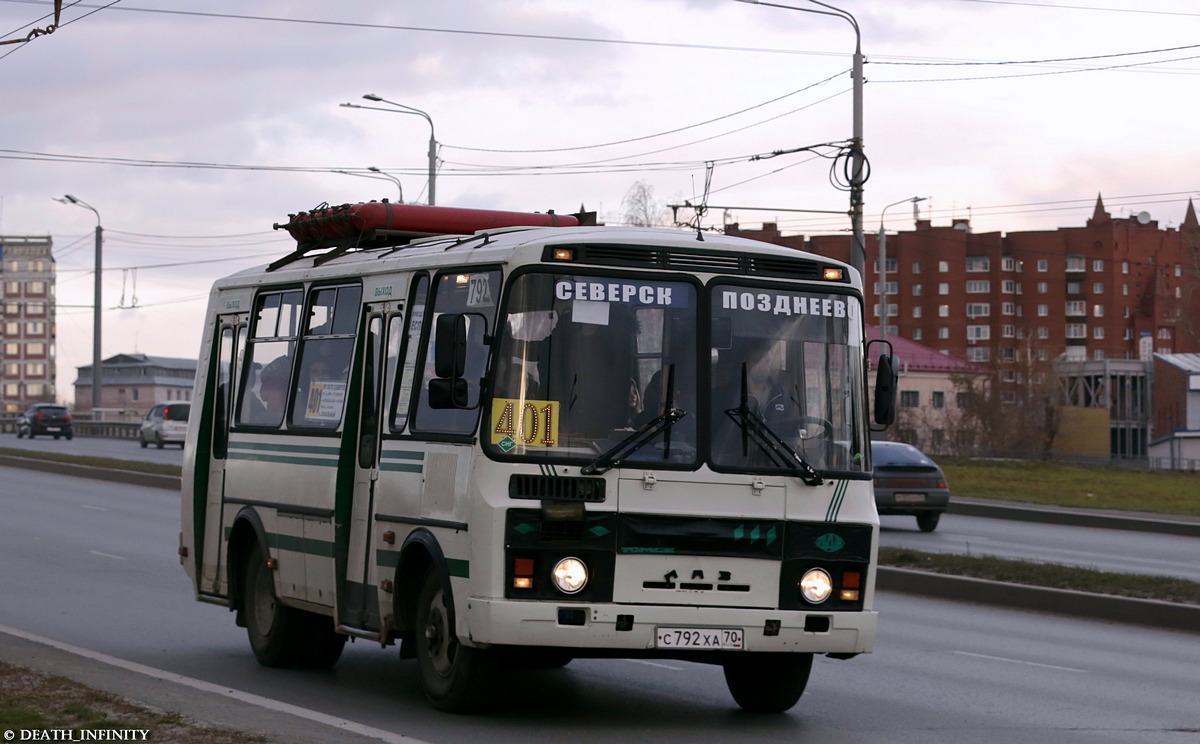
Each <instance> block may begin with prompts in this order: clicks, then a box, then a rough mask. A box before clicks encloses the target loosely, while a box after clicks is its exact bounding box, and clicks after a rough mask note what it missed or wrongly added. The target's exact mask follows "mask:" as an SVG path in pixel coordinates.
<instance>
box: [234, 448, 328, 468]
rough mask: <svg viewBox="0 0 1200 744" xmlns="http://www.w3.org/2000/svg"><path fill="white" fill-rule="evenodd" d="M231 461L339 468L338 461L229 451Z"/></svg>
mask: <svg viewBox="0 0 1200 744" xmlns="http://www.w3.org/2000/svg"><path fill="white" fill-rule="evenodd" d="M228 459H230V460H251V461H254V462H278V463H283V464H284V465H316V466H318V467H330V468H336V467H337V460H332V459H330V460H323V459H320V458H316V457H289V456H287V455H273V454H268V453H264V454H257V453H251V452H234V451H233V449H230V450H229V456H228Z"/></svg>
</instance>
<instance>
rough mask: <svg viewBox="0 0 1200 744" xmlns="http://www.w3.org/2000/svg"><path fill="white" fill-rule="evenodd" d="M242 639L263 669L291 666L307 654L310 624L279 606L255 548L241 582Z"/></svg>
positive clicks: (258, 549) (272, 582)
mask: <svg viewBox="0 0 1200 744" xmlns="http://www.w3.org/2000/svg"><path fill="white" fill-rule="evenodd" d="M242 592H243V593H242V607H243V608H244V615H245V618H246V635H247V636H249V638H250V648H251V650H253V651H254V658H256V659H258V663H259V664H262V665H263V666H265V667H275V668H278V667H290V666H295V665H296V664H297V663H298V662H299V661H300V659H301V657H302V656H303V654H304V653H305V651H306V650H307V649H306V648H305V643H304V641H305V640H306V638H307V636H308V633H307V631H308V630H309V628H310V627H311V623H310V622H307V619H306V618H305V614H306V613H303V612H301V611H300V610H297V609H295V608H293V607H288V606H287V605H284V604H282V603H280V601H279V599H278V598H277V597H276V596H275V578H274V576H273V574H272V570H271V569H270V568H269V567H268V566H267V561H266V557H265V556H264V555H263V552H262V548H261V547H259V546H258V545H257V544H256V545H255V546H254V548H253V549H252V550H251V551H250V556H249V558H247V560H246V572H245V579H244V580H243V581H242Z"/></svg>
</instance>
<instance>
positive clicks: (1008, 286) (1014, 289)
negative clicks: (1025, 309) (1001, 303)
mask: <svg viewBox="0 0 1200 744" xmlns="http://www.w3.org/2000/svg"><path fill="white" fill-rule="evenodd" d="M1000 291H1001V292H1003V293H1004V294H1020V293H1021V290H1020V287H1019V285H1018V284H1017V282H1016V281H1014V280H1012V279H1005V280H1004V281H1002V282H1000Z"/></svg>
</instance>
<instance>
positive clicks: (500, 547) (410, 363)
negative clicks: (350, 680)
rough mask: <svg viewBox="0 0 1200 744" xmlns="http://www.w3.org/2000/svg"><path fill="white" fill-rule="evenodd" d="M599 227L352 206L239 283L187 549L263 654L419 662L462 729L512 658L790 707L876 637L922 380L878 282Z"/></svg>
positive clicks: (211, 337) (744, 248)
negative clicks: (886, 555)
mask: <svg viewBox="0 0 1200 744" xmlns="http://www.w3.org/2000/svg"><path fill="white" fill-rule="evenodd" d="M586 222H587V220H586V219H581V218H580V217H575V216H566V215H556V214H554V213H553V212H550V213H545V214H542V213H528V214H525V213H513V212H493V211H484V210H467V209H452V208H442V207H426V206H420V205H404V204H393V203H389V202H387V201H383V202H369V203H362V204H354V205H343V206H340V207H328V206H322V207H320V208H317V209H314V210H311V211H306V212H301V213H298V214H295V215H290V218H289V220H288V222H287V223H286V224H283V225H278V224H277V225H276V226H275V227H276V228H277V229H286V230H287V231H288V232H289V233H290V234H291V236H292V237H294V238H295V239H296V241H297V244H296V248H295V250H294V251H292V252H291V253H289V254H287V255H284V256H282V257H280V258H279V259H278V260H276V261H274V262H272V263H270V264H269V265H266V266H263V267H260V268H256V269H251V270H247V271H242V272H239V273H237V274H234V275H232V276H229V277H227V278H224V279H221V280H219V281H217V282H216V284H215V285H214V287H213V289H212V292H211V298H210V301H209V305H208V311H207V315H206V318H205V327H204V333H203V341H202V347H201V351H200V363H199V367H198V375H197V380H196V387H195V392H194V397H193V404H192V425H191V427H190V428H189V429H188V434H187V441H186V444H185V451H184V466H183V488H182V531H181V535H180V549H179V553H180V556H181V560H182V562H183V564H184V566H185V568H186V571H187V574H188V576H189V577H190V579H191V581H192V585H193V587H194V590H195V594H196V598H197V599H198V600H200V601H203V602H209V603H213V604H217V605H222V606H225V607H227V608H229V609H230V610H231V611H233V612H234V613H235V619H236V623H237V624H238V625H239V626H243V627H245V628H246V631H247V634H248V636H249V641H250V647H251V649H252V651H253V653H254V655H255V657H256V658H257V660H258V661H259V662H260V663H261V664H263V665H266V666H268V667H328V666H331V665H333V664H334V663H336V661H337V660H338V658H339V656H340V654H341V652H342V649H343V645H344V643H345V642H346V640H347V639H359V640H363V641H367V642H375V643H379V644H380V645H381V646H388V645H392V644H398V645H399V647H400V657H401V659H410V660H411V659H415V662H416V664H417V668H418V670H419V675H418V676H419V679H420V682H421V686H422V687H423V689H424V693H425V695H426V696H427V697H428V699H429V701H430V702H431V704H432V705H433V706H434V707H436V708H438V709H441V710H446V711H452V712H458V711H468V710H472V709H475V708H477V707H479V706H480V705H483V704H485V703H486V702H487V701H488V699H489V695H490V694H491V693H493V692H494V691H495V689H496V687H497V686H498V684H500V680H501V679H502V676H503V675H504V674H505V668H506V666H508V665H512V664H517V663H519V664H521V665H526V666H527V665H530V664H534V665H542V666H546V667H559V666H562V665H564V664H567V663H569V662H570V661H571V660H572V659H575V658H585V657H592V658H594V657H620V658H639V659H647V658H649V659H657V658H669V659H677V660H685V661H693V662H701V663H709V664H717V665H720V666H721V667H723V672H724V676H725V679H726V681H727V684H728V688H729V691H730V693H731V695H732V697H733V699H734V701H735V702H736V703H737V704H738V705H739V706H741V707H742V708H745V709H748V710H751V711H763V712H778V711H784V710H787V709H789V708H790V707H792V706H793V705H794V704H795V703H796V702H797V701H798V700H799V698H800V696H801V694H802V693H803V692H804V689H805V686H806V685H807V683H808V678H809V672H810V669H811V667H812V663H813V657H814V655H815V654H825V655H826V656H829V657H833V658H837V659H849V658H851V657H853V656H855V655H857V654H860V653H865V652H869V651H871V648H872V644H873V641H874V636H875V628H876V612H875V610H874V609H873V606H874V598H875V592H874V584H875V571H876V553H877V545H878V533H879V520H878V516H877V514H876V511H875V501H874V498H873V495H872V482H871V469H870V447H869V446H868V439H869V433H868V432H869V431H870V430H871V428H872V426H874V425H877V424H888V423H891V418H892V417H893V416H894V409H895V373H894V368H893V364H894V357H892V356H891V355H890V354H884V355H882V356H881V357H880V360H879V369H877V370H875V372H876V375H875V377H876V379H877V381H878V382H877V383H876V387H875V389H874V391H873V393H872V391H870V390H868V384H867V372H868V368H869V367H870V364H869V363H868V361H867V359H868V358H869V357H868V353H867V349H866V346H865V345H864V333H863V292H862V283H861V278H860V276H859V274H858V272H857V271H854V270H853V269H851V267H849V266H847V265H845V264H843V263H839V262H837V261H834V260H830V259H827V258H823V257H820V256H816V255H812V254H808V253H803V252H799V251H795V250H791V249H786V248H783V247H779V246H773V245H768V244H764V243H759V242H755V241H750V240H745V239H740V238H733V237H726V236H723V235H718V234H706V233H701V232H698V231H680V230H670V229H641V228H627V227H608V226H597V225H595V224H590V225H589V224H581V223H586ZM871 398H873V402H874V416H873V417H872V416H870V415H869V413H868V410H869V408H870V399H871Z"/></svg>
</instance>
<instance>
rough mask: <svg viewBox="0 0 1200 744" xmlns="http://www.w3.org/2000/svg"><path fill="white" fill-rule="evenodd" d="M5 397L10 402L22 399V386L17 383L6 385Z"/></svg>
mask: <svg viewBox="0 0 1200 744" xmlns="http://www.w3.org/2000/svg"><path fill="white" fill-rule="evenodd" d="M4 397H5V398H8V399H9V400H12V399H19V398H20V397H21V385H20V384H19V383H16V382H6V383H4Z"/></svg>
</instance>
